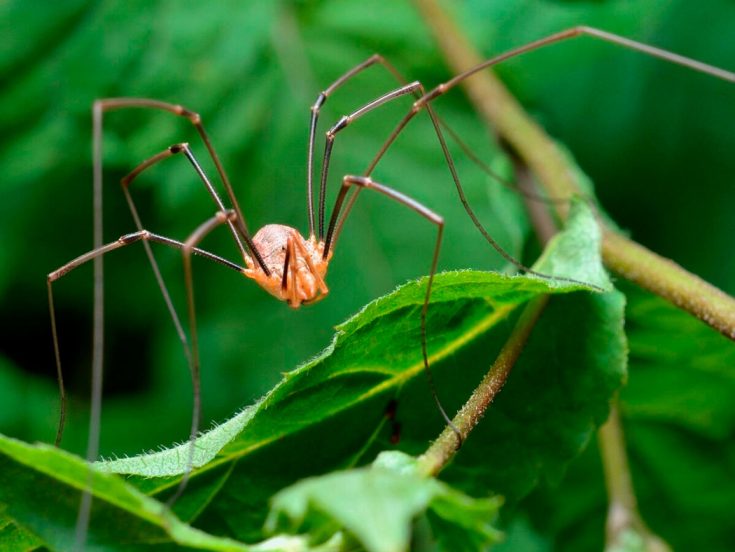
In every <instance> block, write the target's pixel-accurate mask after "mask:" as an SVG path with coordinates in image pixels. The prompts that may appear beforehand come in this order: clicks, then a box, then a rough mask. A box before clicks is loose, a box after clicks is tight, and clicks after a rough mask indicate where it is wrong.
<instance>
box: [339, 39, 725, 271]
mask: <svg viewBox="0 0 735 552" xmlns="http://www.w3.org/2000/svg"><path fill="white" fill-rule="evenodd" d="M582 35H586V36H590V37H593V38H597V39H600V40H603V41H606V42H610V43H613V44H618V45H620V46H624V47H626V48H629V49H632V50H636V51H639V52H642V53H644V54H647V55H650V56H653V57H656V58H659V59H663V60H665V61H668V62H670V63H674V64H676V65H681V66H683V67H687V68H689V69H693V70H695V71H698V72H701V73H704V74H707V75H710V76H713V77H716V78H719V79H722V80H725V81H728V82H735V73H732V72H730V71H725V70H722V69H719V68H717V67H713V66H711V65H708V64H705V63H701V62H698V61H696V60H693V59H690V58H687V57H684V56H680V55H678V54H673V53H670V52H667V51H665V50H661V49H659V48H654V47H652V46H648V45H646V44H642V43H640V42H636V41H633V40H629V39H627V38H623V37H621V36H617V35H614V34H611V33H608V32H605V31H601V30H599V29H594V28H591V27H574V28H572V29H568V30H566V31H562V32H559V33H555V34H553V35H550V36H548V37H545V38H542V39H540V40H537V41H535V42H532V43H529V44H526V45H524V46H521V47H519V48H516V49H513V50H510V51H508V52H506V53H504V54H500V55H498V56H495V57H493V58H491V59H488V60H486V61H484V62H482V63H480V64H479V65H476V66H475V67H472V68H471V69H469V70H467V71H465V72H463V73H460V74H459V75H457V76H455V77H454V78H452V79H450V80H449V81H447V82H445V83H442V84H439V85H438V86H436V87H435V88H433V89H432V90H431V91H429V92H428V93H426V94H424V95H423V96H422V97H421V98H420V99H418V100H417V101H416V102H414V104H413V106H412V107H411V110H410V111H409V112H408V113H407V114H406V116H405V117H404V118H403V119H402V120H401V121H400V122H399V124H398V125H397V126H396V128H395V129H394V130H393V132H392V133H391V134H390V135H389V137H388V139H387V140H386V141H385V143H384V144H383V146H382V147H381V149H380V150H379V151H378V153H377V154H376V156H375V158H374V159H373V161H372V163H371V164H370V166H369V167H368V169H367V171H366V172H365V175H366V176H369V175H370V174H372V171H373V170H374V168H375V166H376V165H377V164H378V162H379V161H380V159H381V158H382V157H383V155H384V154H385V152H386V151H387V150H388V148H389V147H390V146H391V145H392V143H393V142H394V141H395V139H396V138H397V137H398V135H399V134H400V133H401V132H402V131H403V129H404V128H405V127H406V125H407V124H408V123H409V122H410V121H411V119H413V117H414V116H416V114H418V113H419V111H421V110H422V109H426V110H427V112H428V113H429V116H430V117H431V119H432V124H433V125H434V129H435V131H436V134H437V137H438V139H439V142H440V145H441V147H442V151H443V154H444V157H445V159H446V161H447V165H448V167H449V170H450V173H451V175H452V179H453V180H454V183H455V186H456V187H457V192H458V194H459V197H460V201H461V202H462V205H463V207H464V209H465V211H466V212H467V214H468V215H469V216H470V218H471V219H472V221H473V223H474V224H475V226H476V227H477V229H478V230H479V231H480V233H482V235H483V236H484V237H485V239H486V240H487V241H488V243H489V244H490V245H491V246H492V247H493V248H494V249H495V250H496V251H498V253H500V255H501V256H503V258H505V259H506V260H507V261H509V262H510V263H512V264H513V265H515V266H516V267H517V268H519V269H521V270H523V271H525V272H528V273H530V274H534V275H536V276H539V277H541V278H545V279H554V280H564V281H574V282H576V280H573V279H569V278H562V277H555V276H550V275H547V274H542V273H539V272H536V271H533V270H530V269H528V267H525V266H524V265H522V264H521V263H519V262H518V261H517V260H516V259H515V258H513V257H512V256H511V255H510V254H509V253H507V252H506V251H505V250H504V249H503V248H502V247H501V246H500V244H498V243H497V242H496V241H495V240H494V239H493V238H492V237H491V236H490V234H489V233H488V232H487V231H486V230H485V228H484V226H483V225H482V223H481V222H480V221H479V219H478V218H477V216H476V215H475V213H474V211H473V210H472V208H471V207H470V205H469V203H468V202H467V200H466V197H465V194H464V190H463V188H462V185H461V182H460V179H459V175H458V174H457V170H456V167H455V165H454V162H453V160H452V157H451V154H450V153H449V149H448V148H447V145H446V141H445V139H444V137H443V133H442V132H441V128H440V124H439V122H438V118H437V116H436V114H435V113H434V111H433V109H432V107H431V105H430V104H431V102H432V101H433V100H435V99H436V98H438V97H439V96H442V95H443V94H445V93H447V92H448V91H449V90H451V89H452V88H454V87H455V86H457V85H458V84H459V83H460V82H462V81H463V80H464V79H466V78H468V77H470V76H472V75H474V74H475V73H477V72H478V71H481V70H483V69H486V68H489V67H491V66H493V65H497V64H499V63H501V62H503V61H505V60H507V59H510V58H513V57H516V56H519V55H521V54H524V53H526V52H530V51H533V50H536V49H539V48H542V47H545V46H548V45H551V44H555V43H557V42H561V41H564V40H567V39H570V38H575V37H578V36H582ZM355 195H356V194H354V195H353V197H351V198H350V203H348V205H347V207H346V209H345V216H346V214H347V213H348V212H349V209H350V208H351V205H352V204H353V203H354V199H355ZM554 199H555V200H558V198H554ZM341 226H342V225H341V224H340V223H338V224H337V231H336V232H335V238H334V239H335V240H336V238H337V237H338V236H339V233H340V231H341Z"/></svg>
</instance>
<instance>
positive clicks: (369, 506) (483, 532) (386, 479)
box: [266, 452, 500, 552]
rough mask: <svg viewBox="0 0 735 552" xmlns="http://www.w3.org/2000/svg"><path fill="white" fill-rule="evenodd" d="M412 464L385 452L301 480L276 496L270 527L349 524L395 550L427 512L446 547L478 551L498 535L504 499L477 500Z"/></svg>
mask: <svg viewBox="0 0 735 552" xmlns="http://www.w3.org/2000/svg"><path fill="white" fill-rule="evenodd" d="M413 464H414V460H413V459H412V458H411V457H408V456H405V455H403V454H401V453H398V452H384V453H381V455H380V456H378V458H377V459H376V461H375V462H374V463H373V464H372V465H371V466H370V467H368V468H362V469H355V470H351V471H345V472H334V473H331V474H328V475H325V476H322V477H317V478H312V479H306V480H304V481H301V482H299V483H297V484H295V485H293V486H291V487H289V488H287V489H285V490H283V491H281V492H279V493H278V494H277V495H275V497H274V498H273V508H272V510H271V513H270V515H269V518H268V520H267V521H266V529H268V530H269V531H271V532H274V531H275V530H276V528H278V527H279V526H282V527H285V528H287V529H288V528H290V529H292V530H297V531H298V530H299V529H300V528H307V529H308V531H309V532H311V533H314V534H317V535H318V534H320V533H323V534H326V535H329V532H330V530H331V531H333V530H334V529H335V528H337V527H344V528H345V529H347V530H348V531H350V532H351V533H352V534H354V535H355V536H356V537H357V539H358V540H359V542H360V544H362V545H363V546H364V547H365V549H366V550H368V551H370V552H391V551H393V550H406V549H408V546H409V543H410V537H411V534H410V531H409V529H410V527H411V522H412V520H413V519H414V518H415V517H416V516H417V515H418V514H421V513H424V512H426V515H427V516H428V518H429V520H430V522H429V523H430V524H431V525H432V526H433V527H435V528H436V527H437V526H439V528H438V530H436V529H435V532H436V534H437V535H438V537H439V540H440V542H442V543H443V546H444V547H445V548H447V549H448V548H452V549H454V550H479V549H482V548H485V547H486V546H487V545H488V544H492V543H493V542H495V541H497V540H498V537H499V535H498V533H497V531H496V530H494V529H493V528H492V527H491V526H490V521H491V520H492V519H493V518H494V517H495V514H496V511H497V509H498V506H500V501H498V500H497V499H495V500H493V499H485V500H472V499H470V498H469V497H467V496H465V495H463V494H462V493H459V492H457V491H455V490H453V489H452V488H451V487H449V486H448V485H445V484H442V483H440V482H439V481H437V480H435V479H426V478H425V477H422V476H421V475H420V473H419V472H418V469H417V468H416V466H414V465H413ZM284 517H285V518H286V519H285V520H284V519H283V518H284ZM330 528H331V529H330Z"/></svg>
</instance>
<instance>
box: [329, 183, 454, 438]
mask: <svg viewBox="0 0 735 552" xmlns="http://www.w3.org/2000/svg"><path fill="white" fill-rule="evenodd" d="M352 186H359V187H360V188H367V189H370V190H375V191H376V192H380V193H381V194H383V195H386V196H388V197H389V198H391V199H393V200H395V201H397V202H398V203H400V204H401V205H405V206H406V207H408V208H409V209H411V210H412V211H415V212H417V213H418V214H419V215H421V216H422V217H424V218H425V219H426V220H428V221H429V222H431V223H432V224H435V225H436V227H437V233H436V245H435V246H434V255H433V256H432V259H431V270H430V272H429V279H428V281H427V283H426V294H425V295H424V304H423V306H422V308H421V354H422V356H423V361H424V371H425V372H426V377H427V380H428V383H429V389H430V390H431V396H432V397H433V399H434V402H435V403H436V406H437V408H438V409H439V412H440V413H441V415H442V418H444V421H445V422H446V423H447V425H448V426H449V427H451V428H452V431H454V433H455V435H456V436H457V448H459V447H461V446H462V437H461V435H460V433H459V430H458V429H457V428H456V427H455V425H454V424H453V423H452V420H451V419H450V418H449V416H448V415H447V413H446V411H445V410H444V407H443V406H442V403H441V401H440V400H439V394H438V393H437V390H436V384H435V383H434V376H433V374H432V372H431V368H430V366H429V354H428V350H427V345H426V315H427V313H428V311H429V301H430V299H431V286H432V284H433V282H434V275H435V274H436V269H437V266H438V263H439V251H440V250H441V242H442V235H443V234H444V219H443V218H442V217H441V216H440V215H438V214H436V213H435V212H434V211H432V210H431V209H429V208H427V207H425V206H424V205H422V204H421V203H419V202H418V201H416V200H415V199H412V198H410V197H408V196H407V195H404V194H402V193H401V192H399V191H397V190H394V189H392V188H389V187H388V186H385V185H383V184H380V183H378V182H374V181H373V180H372V179H371V178H369V177H366V176H352V175H349V176H345V177H344V179H343V180H342V188H341V189H340V191H339V195H338V196H337V201H336V202H335V205H334V209H333V211H332V217H331V219H330V221H329V231H328V232H327V241H326V244H325V248H324V258H326V257H327V255H328V253H329V245H330V239H331V235H332V232H333V230H334V225H335V224H336V221H337V220H338V219H339V212H340V209H341V207H342V204H343V202H344V199H345V196H346V194H347V192H348V191H349V189H350V187H352Z"/></svg>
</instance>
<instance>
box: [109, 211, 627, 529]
mask: <svg viewBox="0 0 735 552" xmlns="http://www.w3.org/2000/svg"><path fill="white" fill-rule="evenodd" d="M589 220H590V215H589V212H588V211H587V210H586V208H585V207H584V205H583V204H581V203H580V204H579V205H578V206H577V207H576V208H575V209H574V211H573V216H572V218H571V230H569V231H567V232H565V233H564V234H563V235H561V236H560V237H559V238H558V239H557V240H555V242H554V243H553V244H551V246H550V248H551V249H552V252H551V253H549V254H548V256H547V257H546V258H547V259H551V261H552V262H553V263H555V264H554V266H555V267H556V268H557V269H559V270H566V271H567V272H566V274H572V275H574V274H575V272H574V271H573V270H571V268H570V265H572V266H575V267H576V268H577V270H579V271H580V272H581V273H583V274H585V275H594V274H597V275H604V272H602V271H601V270H600V269H599V268H596V267H595V266H587V265H597V266H598V267H599V258H598V257H597V256H596V255H595V254H594V252H595V251H597V246H598V242H597V239H598V235H597V233H596V231H594V228H595V227H594V226H593V225H592V226H591V225H590V224H589V222H588V221H589ZM590 230H592V231H590ZM570 234H577V235H576V236H570ZM584 236H587V239H585V238H584ZM585 249H587V250H589V251H591V252H593V254H590V255H586V254H581V255H580V250H585ZM556 256H558V257H559V259H555V257H556ZM580 259H581V261H580ZM596 284H597V285H600V286H602V285H607V284H606V280H604V279H602V278H598V279H597V280H596ZM424 286H425V280H421V281H418V282H410V283H408V284H406V285H404V286H402V287H401V288H399V289H398V290H396V291H395V292H394V293H392V294H389V295H387V296H385V297H383V298H381V299H379V300H377V301H375V302H373V303H371V304H369V305H367V306H366V307H365V308H364V309H363V310H362V311H361V312H360V313H358V314H357V315H355V316H354V317H353V318H351V319H350V320H348V321H347V322H345V323H344V324H342V325H341V326H339V328H338V332H337V335H336V336H335V338H334V341H333V343H332V345H331V346H330V347H329V348H328V349H327V350H326V351H325V352H324V353H322V355H320V356H319V357H317V358H315V359H314V360H313V361H311V362H309V363H307V364H305V365H304V366H302V367H301V368H299V369H297V370H296V371H294V372H292V373H289V374H287V375H286V376H285V378H284V380H283V381H282V382H281V384H279V385H278V386H276V387H275V388H274V389H273V390H272V391H271V392H270V393H269V394H268V395H267V396H266V397H264V398H263V399H262V400H261V401H259V402H258V403H257V404H256V405H254V406H253V407H251V408H249V409H247V410H246V411H243V412H242V413H240V414H238V415H237V416H236V417H235V418H233V419H231V420H230V421H228V422H226V423H225V424H222V425H221V426H219V427H218V428H215V429H213V430H211V431H210V432H208V433H207V434H205V435H204V436H202V437H201V438H200V439H199V440H198V441H197V451H196V455H195V465H196V466H203V467H202V468H201V469H199V470H196V471H195V472H194V473H193V474H192V478H191V480H190V484H189V485H190V486H189V490H188V491H187V493H186V494H185V496H184V497H183V498H182V499H181V500H180V501H179V503H178V504H177V506H176V508H177V511H178V512H179V513H180V515H181V516H182V517H183V518H184V519H192V518H195V517H197V518H198V519H199V522H201V523H203V524H204V525H205V526H208V524H209V523H213V524H214V523H216V524H219V525H220V527H219V529H218V530H219V531H223V532H227V531H231V534H233V535H236V536H237V537H238V538H240V539H241V540H250V541H252V540H256V539H257V536H258V535H259V530H260V523H261V522H262V520H263V519H264V516H265V512H264V510H263V507H264V504H265V503H266V501H267V499H268V498H269V497H270V496H271V495H272V494H273V493H275V492H276V491H277V490H278V489H280V488H283V487H286V486H288V485H289V484H292V483H293V482H294V481H296V480H298V479H300V478H303V477H307V476H309V475H311V474H313V473H324V472H325V471H330V470H333V469H339V468H348V467H351V466H354V465H355V464H358V463H361V462H364V461H365V460H366V459H369V458H370V457H371V456H372V455H374V454H376V453H377V452H378V450H379V449H380V448H385V447H386V446H388V443H387V441H388V439H389V437H390V435H389V433H390V431H389V428H388V427H386V426H387V425H389V424H387V423H386V422H387V419H386V417H385V415H384V411H385V409H386V406H387V405H388V404H389V403H390V402H391V401H392V400H393V399H396V398H397V399H398V404H399V405H400V407H399V411H398V417H399V420H400V421H401V423H402V427H403V430H402V435H401V444H402V446H403V447H404V448H405V449H406V450H410V451H412V452H414V453H418V452H420V451H422V450H423V449H424V448H425V447H426V443H427V442H428V441H429V440H430V439H431V438H433V437H434V436H435V435H436V434H437V433H438V432H439V430H440V428H441V422H440V419H439V416H438V414H437V413H436V410H435V407H434V406H433V404H432V402H431V400H430V396H429V393H428V392H427V389H426V387H425V382H424V379H423V363H422V360H421V350H420V327H419V313H420V309H421V305H422V303H423V299H424V293H425V287H424ZM580 289H585V286H583V285H579V284H573V283H570V282H563V283H559V282H551V281H548V280H544V279H540V278H535V277H530V276H505V275H500V274H493V273H481V272H473V271H462V272H453V273H444V274H440V275H438V276H437V277H436V280H435V287H434V292H433V295H432V304H431V307H430V309H429V318H428V326H427V327H428V348H429V355H430V361H431V364H432V366H433V369H434V372H435V375H436V377H437V385H438V388H439V391H440V396H441V397H442V399H443V400H444V401H445V403H448V404H451V405H456V406H457V407H458V406H459V405H461V404H462V402H463V401H464V400H466V397H467V396H468V395H469V392H470V391H471V389H472V388H473V387H474V385H475V384H476V382H477V381H479V379H480V377H481V375H482V373H483V372H484V371H485V370H486V369H487V367H488V366H489V364H490V362H491V359H492V357H493V354H494V353H493V351H497V350H498V348H499V346H500V345H501V344H502V342H503V341H504V339H505V337H506V336H507V333H508V331H509V328H510V327H511V320H512V318H513V317H514V316H515V311H516V310H517V308H518V307H519V306H521V305H523V304H524V303H525V302H527V301H528V300H530V299H532V298H533V297H536V296H538V294H540V293H554V294H561V295H564V294H566V293H568V292H571V291H575V290H580ZM574 295H575V297H572V296H569V298H567V299H564V300H563V301H562V300H561V299H560V300H558V301H556V300H555V301H552V304H551V305H550V306H549V308H548V311H547V312H546V314H545V315H544V316H543V317H542V321H541V323H540V327H539V329H538V332H535V333H538V334H539V336H540V337H538V338H532V340H531V342H530V343H529V346H528V350H527V352H525V353H524V355H523V356H522V359H521V362H520V363H519V366H518V367H517V369H516V372H515V373H514V375H513V376H512V378H511V382H509V383H508V387H507V388H506V390H505V391H504V392H503V393H502V394H501V398H500V399H499V400H498V403H497V405H496V406H494V407H493V409H492V410H493V412H491V413H490V414H489V417H491V418H493V417H494V416H499V418H498V419H497V420H495V421H492V422H488V423H483V424H481V427H480V428H479V429H478V431H479V432H480V433H484V432H486V431H487V432H489V435H484V436H482V437H478V438H475V437H472V438H471V439H470V440H469V442H468V444H467V445H466V446H465V447H464V448H463V450H462V453H461V454H460V455H459V459H458V460H457V461H456V462H455V465H453V466H452V468H451V469H450V470H449V471H448V472H447V476H448V477H450V478H452V477H454V478H456V479H457V480H458V481H460V482H462V484H463V485H465V484H468V481H469V479H468V478H466V472H465V465H466V464H470V465H471V468H470V469H471V472H472V474H473V476H472V478H474V477H480V478H481V479H482V480H483V484H485V485H489V488H492V489H497V490H499V491H502V492H504V493H509V494H510V495H512V496H518V495H521V494H524V493H525V492H528V489H530V488H532V487H533V485H534V484H535V481H536V480H537V479H538V477H539V475H540V474H546V475H547V476H548V477H552V478H554V477H558V476H559V474H560V473H561V472H562V471H563V468H564V466H565V464H566V462H568V461H569V460H570V459H571V458H573V457H575V456H576V455H577V454H578V453H579V451H580V450H581V449H582V448H583V447H584V446H585V444H586V443H587V440H588V439H589V436H590V435H591V432H592V431H593V430H594V428H595V426H596V425H597V424H599V423H601V421H602V420H604V419H605V418H606V416H607V404H608V400H609V398H610V396H611V395H612V393H613V392H614V391H615V390H616V389H617V388H618V386H619V385H620V383H621V381H622V378H623V373H624V366H625V342H624V338H623V336H622V307H623V302H622V298H621V296H620V295H619V294H616V293H608V294H603V295H600V296H596V297H593V296H588V295H587V294H574ZM406 344H413V346H406ZM478 355H481V356H478ZM460 367H461V370H459V368H460ZM506 394H508V395H509V396H510V397H512V398H511V399H510V400H509V401H504V400H503V398H502V397H503V396H504V395H506ZM450 401H451V402H450ZM509 405H510V406H509ZM495 410H497V411H498V414H494V412H495ZM531 419H532V420H533V421H534V422H536V423H538V429H533V430H531V431H529V430H528V429H527V426H528V423H529V421H530V420H531ZM233 435H234V438H233ZM230 440H231V441H230ZM227 441H230V442H229V444H227V445H226V446H224V448H220V447H221V445H222V443H225V442H227ZM188 451H189V445H188V444H187V443H184V444H182V445H179V446H178V447H174V448H172V449H169V450H167V451H161V452H156V453H152V454H149V455H143V456H138V457H132V458H123V459H117V460H112V461H110V462H106V463H102V464H101V465H100V467H101V469H105V470H114V471H119V472H123V473H129V474H136V475H139V476H144V477H146V478H148V477H151V476H170V475H173V474H176V473H182V472H183V471H184V469H185V467H186V460H187V458H188ZM293 451H298V452H297V455H296V456H295V457H294V455H293ZM478 466H480V468H479V469H478ZM493 474H495V475H493ZM499 475H500V477H499ZM472 478H470V479H472ZM137 484H138V485H139V486H140V488H141V489H143V490H145V491H146V492H148V493H165V492H170V489H172V488H173V486H175V484H176V478H173V479H140V480H137ZM234 489H247V492H238V493H235V491H234ZM226 504H237V505H238V506H237V507H236V508H235V507H227V506H225V505H226ZM244 512H247V513H244ZM223 518H224V520H225V521H224V523H223Z"/></svg>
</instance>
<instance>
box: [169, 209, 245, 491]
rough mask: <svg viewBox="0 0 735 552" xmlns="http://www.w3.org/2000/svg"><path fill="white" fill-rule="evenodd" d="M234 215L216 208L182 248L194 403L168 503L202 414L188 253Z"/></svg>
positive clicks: (188, 472)
mask: <svg viewBox="0 0 735 552" xmlns="http://www.w3.org/2000/svg"><path fill="white" fill-rule="evenodd" d="M235 216H237V215H236V214H235V211H234V210H230V211H227V212H225V211H219V212H217V214H216V215H215V216H214V217H212V218H210V219H209V220H207V221H205V222H204V223H202V224H201V225H200V226H199V227H198V228H197V229H196V230H194V232H192V234H191V235H190V236H189V237H188V238H187V240H186V242H184V244H183V247H182V248H181V252H182V257H183V262H184V281H185V284H186V306H187V311H188V313H189V336H190V339H191V356H192V363H191V365H190V368H191V383H192V393H193V407H192V416H191V434H190V436H189V456H188V458H187V461H186V468H185V470H184V475H183V476H182V478H181V481H180V482H179V486H178V488H177V489H176V492H175V493H174V494H173V495H172V496H171V498H169V499H168V501H167V504H168V505H169V506H171V505H173V503H174V502H176V500H178V498H179V497H180V496H181V493H183V492H184V489H185V488H186V485H187V484H188V483H189V477H190V475H191V470H192V467H193V464H194V452H195V450H196V438H197V434H198V433H199V421H200V418H201V411H202V406H201V377H200V368H201V364H200V359H199V337H198V335H199V334H198V332H197V322H196V307H195V303H194V278H193V275H192V268H191V257H192V254H195V253H197V251H198V249H197V247H196V245H197V244H198V243H200V242H201V241H202V240H203V239H204V238H205V237H206V236H207V234H209V233H210V232H211V231H212V230H214V229H215V228H217V227H218V226H221V225H223V224H226V223H228V222H230V221H231V220H232V218H234V217H235Z"/></svg>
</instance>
